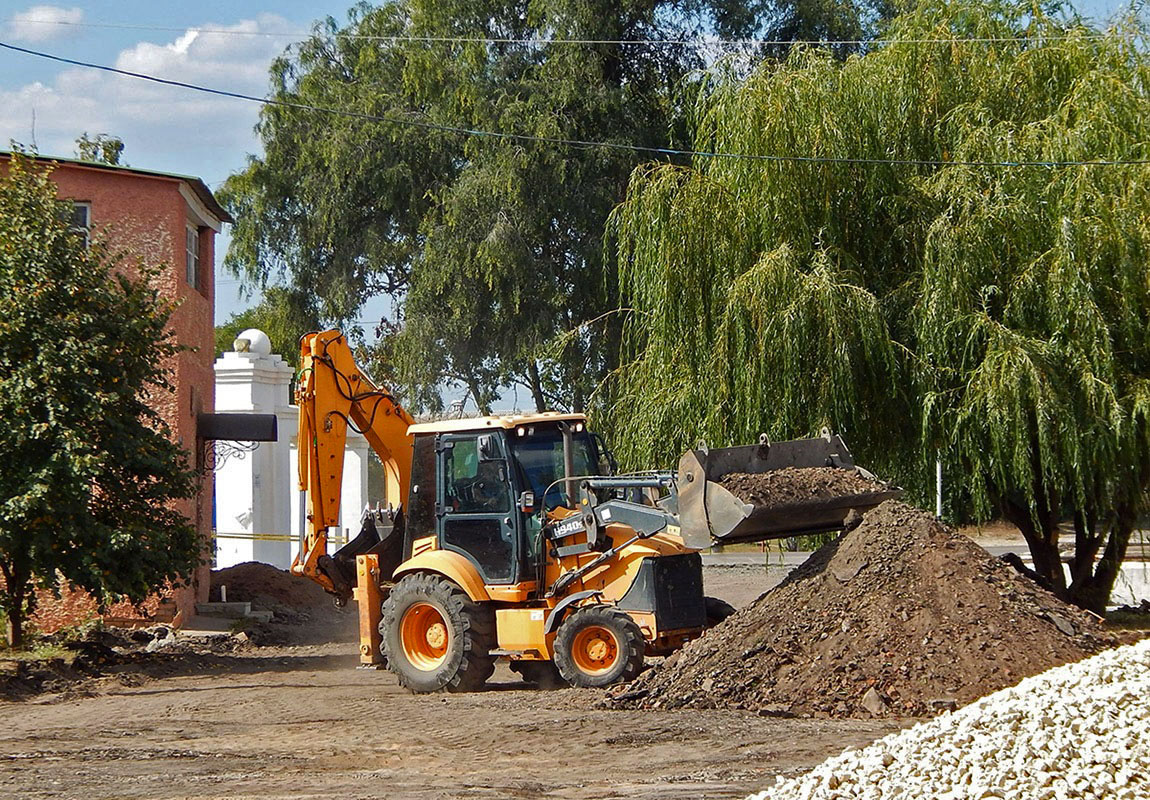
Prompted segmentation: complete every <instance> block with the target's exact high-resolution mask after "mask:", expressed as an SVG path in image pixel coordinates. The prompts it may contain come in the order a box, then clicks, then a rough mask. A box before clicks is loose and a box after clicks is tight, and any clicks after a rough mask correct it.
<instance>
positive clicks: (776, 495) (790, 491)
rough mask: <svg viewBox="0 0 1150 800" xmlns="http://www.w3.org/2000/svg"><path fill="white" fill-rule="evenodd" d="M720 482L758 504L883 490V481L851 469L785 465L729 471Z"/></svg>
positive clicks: (795, 502) (802, 501)
mask: <svg viewBox="0 0 1150 800" xmlns="http://www.w3.org/2000/svg"><path fill="white" fill-rule="evenodd" d="M719 485H720V486H722V487H723V488H724V489H726V490H727V491H728V492H730V493H731V494H733V495H735V497H738V498H739V499H740V500H743V501H744V502H747V503H753V504H755V505H757V506H760V507H776V506H791V505H804V504H806V503H818V502H821V501H824V500H831V499H834V498H836V497H847V496H850V495H856V494H866V493H868V492H877V491H882V490H883V489H885V488H886V486H885V484H882V483H879V482H878V481H874V480H870V479H869V478H866V477H864V476H862V475H860V474H859V473H858V472H856V471H855V470H853V469H838V468H837V467H806V468H799V467H787V468H786V469H776V470H772V471H770V472H728V473H727V474H726V475H724V476H723V477H722V478H720V479H719Z"/></svg>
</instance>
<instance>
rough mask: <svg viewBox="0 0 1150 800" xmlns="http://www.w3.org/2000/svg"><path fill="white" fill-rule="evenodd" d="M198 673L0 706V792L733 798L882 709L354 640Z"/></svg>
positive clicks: (865, 729)
mask: <svg viewBox="0 0 1150 800" xmlns="http://www.w3.org/2000/svg"><path fill="white" fill-rule="evenodd" d="M255 652H258V655H255V656H253V655H237V656H227V657H222V658H221V659H220V663H219V664H218V665H217V666H215V667H214V668H212V670H211V672H210V673H209V674H195V675H178V674H177V675H174V676H170V677H165V678H162V679H157V680H149V681H147V682H144V683H142V685H139V686H135V687H133V686H119V687H118V688H117V687H111V686H109V687H102V691H107V692H108V693H107V694H99V695H97V696H94V697H80V698H71V699H69V698H67V697H43V698H40V699H38V700H35V701H31V702H25V703H4V704H0V797H5V798H21V799H22V800H23V799H27V800H33V799H34V798H35V799H38V798H69V800H71V798H76V799H77V800H103V799H104V798H108V799H110V798H117V800H119V799H120V798H149V800H153V799H155V800H159V799H160V798H163V799H164V800H175V798H196V800H209V798H230V799H234V798H260V800H270V798H292V800H302V799H303V798H325V799H327V798H335V797H338V798H376V797H379V798H383V797H387V798H421V799H422V798H436V799H437V800H438V799H439V798H456V797H459V798H463V797H466V798H487V797H498V798H506V797H554V798H580V799H581V800H586V799H587V798H635V797H644V798H647V797H650V798H654V797H659V798H666V797H692V798H701V797H740V796H744V795H746V794H747V793H749V792H751V791H753V790H756V789H758V788H760V787H762V786H764V785H765V784H766V783H768V782H769V781H773V776H774V775H776V774H785V775H789V774H793V773H795V772H797V771H800V770H802V769H803V768H804V767H808V766H811V765H813V764H815V763H817V762H819V761H821V760H822V759H823V758H825V757H826V756H827V755H828V754H830V753H834V752H838V751H840V750H841V749H842V748H844V747H846V746H848V745H862V744H865V743H867V742H869V741H871V740H873V739H874V738H876V737H877V736H881V735H884V734H885V733H887V732H889V731H891V730H893V729H894V727H895V726H894V725H892V724H891V723H889V722H884V723H879V722H859V721H846V722H844V721H836V720H813V719H812V720H790V719H772V718H762V717H757V716H753V715H750V714H745V713H740V712H714V713H710V712H708V713H699V712H685V713H680V712H662V713H661V712H636V711H628V712H617V711H600V710H593V709H591V708H590V706H592V705H593V704H594V702H595V700H596V699H597V697H598V694H597V693H595V692H590V691H580V690H575V689H566V690H561V691H551V692H545V691H532V690H529V689H526V688H524V686H523V684H521V683H518V682H516V681H515V676H514V675H513V674H512V673H511V672H509V671H506V669H505V668H502V667H501V668H500V670H499V671H498V672H497V673H496V676H495V678H494V680H493V685H492V687H491V690H490V691H487V692H483V693H480V694H473V695H425V696H414V695H410V694H407V693H406V692H404V691H403V690H401V689H400V688H399V686H398V685H397V684H396V681H395V679H394V678H393V677H392V676H391V675H390V674H389V673H386V672H375V671H364V670H358V669H356V668H355V661H356V659H355V656H354V645H352V644H349V643H343V644H339V645H324V646H319V647H307V648H281V649H274V650H271V649H262V650H259V651H255Z"/></svg>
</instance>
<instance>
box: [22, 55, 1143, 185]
mask: <svg viewBox="0 0 1150 800" xmlns="http://www.w3.org/2000/svg"><path fill="white" fill-rule="evenodd" d="M0 48H4V49H6V50H12V51H14V52H17V53H24V54H26V55H31V56H36V57H37V58H45V59H48V60H50V61H56V62H59V63H62V64H71V65H73V66H77V67H85V68H87V69H95V70H100V71H102V72H110V73H113V74H115V75H123V76H126V77H129V78H138V79H140V80H144V81H149V82H151V83H158V84H161V85H164V86H175V87H178V88H181V89H190V90H192V91H196V92H203V93H205V94H211V95H217V96H219V97H231V98H234V99H236V100H245V101H248V102H252V103H259V104H260V105H265V106H275V107H279V108H292V109H296V110H299V111H314V112H318V113H321V114H331V115H334V116H342V117H348V118H351V119H358V120H363V121H366V122H383V123H387V124H391V125H407V126H410V127H415V128H421V129H423V130H431V131H439V132H442V133H455V134H460V135H463V136H475V137H480V138H488V139H497V140H503V141H516V142H534V143H540V144H554V145H560V146H564V147H573V148H580V149H590V148H604V149H608V150H617V151H625V152H631V153H645V154H650V155H658V156H684V157H689V158H722V159H731V160H736V161H759V162H766V163H799V164H858V165H889V166H923V167H946V166H961V167H1008V168H1009V167H1046V168H1058V167H1125V166H1139V165H1145V164H1150V159H1131V160H1096V161H944V160H930V159H914V158H851V157H838V156H798V155H762V154H757V153H724V152H708V151H705V150H680V149H677V148H673V147H652V146H646V145H638V144H627V143H624V142H602V141H600V142H595V141H588V140H584V139H565V138H562V137H558V136H532V135H529V134H525V133H506V132H499V131H485V130H479V129H476V128H464V127H459V126H455V125H442V124H439V123H435V122H427V121H425V120H419V119H413V118H410V117H395V116H384V115H379V114H364V113H361V112H358V111H345V110H343V109H338V108H324V107H322V106H313V105H308V104H306V103H293V102H290V101H286V100H274V99H269V98H266V97H256V96H255V95H250V94H243V93H242V92H231V91H227V90H225V89H213V88H211V87H208V86H200V85H198V84H194V83H186V82H184V81H176V80H170V79H168V78H159V77H156V76H155V75H146V74H144V73H142V72H130V71H129V70H124V69H118V68H116V67H109V66H107V65H106V64H92V63H89V62H87V61H78V60H76V59H73V58H65V57H64V56H57V55H52V54H50V53H43V52H40V51H39V50H31V49H29V48H26V47H18V46H16V45H14V44H8V43H7V42H3V41H0Z"/></svg>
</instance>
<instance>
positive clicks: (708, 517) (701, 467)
mask: <svg viewBox="0 0 1150 800" xmlns="http://www.w3.org/2000/svg"><path fill="white" fill-rule="evenodd" d="M788 467H795V468H799V469H806V468H814V467H834V468H837V469H846V470H851V471H854V472H856V473H858V474H859V475H861V476H862V477H865V478H868V479H870V480H874V481H875V489H874V491H864V492H863V493H861V494H851V495H847V496H842V497H832V498H818V499H814V500H809V501H808V500H804V501H802V502H785V503H781V504H769V505H768V504H765V503H759V504H756V503H752V502H748V501H746V500H742V499H740V498H738V497H736V496H735V495H733V494H732V493H731V492H729V491H728V490H727V489H725V488H724V487H723V486H721V485H720V484H719V481H720V480H721V479H722V478H723V476H724V475H727V474H729V473H733V472H735V473H750V474H757V473H763V472H771V471H773V470H780V469H786V468H788ZM677 484H678V491H679V520H680V525H681V530H682V536H683V540H684V542H685V543H686V544H687V546H688V547H691V548H694V549H697V550H702V549H704V548H706V547H710V546H711V545H712V544H733V543H735V542H761V541H765V540H768V539H783V538H786V537H788V536H800V535H803V534H809V533H825V532H828V531H835V530H839V529H841V528H842V527H844V525H845V523H846V519H847V516H848V515H849V514H850V512H851V510H852V509H853V510H856V511H859V512H862V511H866V510H867V509H871V508H874V507H875V506H877V505H878V504H879V503H882V502H883V501H885V500H890V499H892V498H895V497H899V496H901V495H902V489H899V488H898V487H897V486H890V485H888V484H884V483H881V482H878V481H877V480H876V479H875V477H874V476H873V475H872V474H871V473H869V472H867V471H866V470H864V469H862V468H860V467H858V466H856V465H855V463H854V460H853V459H852V458H851V454H850V451H849V450H847V446H846V445H845V444H844V443H843V441H842V439H840V438H839V437H838V435H837V434H832V433H830V432H829V431H825V430H824V431H823V433H822V436H819V437H817V438H814V439H794V440H792V441H787V442H768V441H767V439H766V436H763V437H761V438H760V441H759V444H757V445H745V446H740V447H724V448H715V449H710V448H707V447H706V446H700V447H699V448H698V449H696V450H688V451H687V452H686V453H684V454H683V457H682V458H680V459H679V469H678V475H677Z"/></svg>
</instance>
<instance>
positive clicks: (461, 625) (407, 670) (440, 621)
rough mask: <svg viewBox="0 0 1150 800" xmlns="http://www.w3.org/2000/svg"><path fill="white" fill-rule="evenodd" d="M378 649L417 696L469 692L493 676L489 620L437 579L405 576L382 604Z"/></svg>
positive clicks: (484, 611)
mask: <svg viewBox="0 0 1150 800" xmlns="http://www.w3.org/2000/svg"><path fill="white" fill-rule="evenodd" d="M379 633H380V636H381V642H380V650H381V651H382V653H383V657H384V659H385V660H386V662H387V668H388V669H389V670H391V671H392V672H394V673H395V674H396V676H397V677H398V678H399V683H400V684H401V685H402V686H404V687H406V688H407V689H410V690H411V691H413V692H417V693H426V692H438V691H448V692H473V691H477V690H479V689H480V688H482V687H483V684H484V683H486V682H487V679H488V678H490V677H491V673H492V672H494V671H495V659H494V658H492V657H491V655H490V652H491V649H492V647H493V646H494V643H495V615H494V613H493V612H492V610H491V608H490V607H488V606H484V605H481V604H479V603H476V602H474V601H472V600H471V599H470V598H469V597H468V596H467V594H466V593H464V591H463V590H462V589H460V588H459V587H458V586H456V585H455V584H454V583H452V582H451V581H449V580H447V579H446V578H442V577H440V576H438V575H429V574H418V573H417V574H413V575H405V576H404V577H403V578H401V579H400V580H399V581H398V582H397V583H396V584H395V585H394V586H393V587H392V588H391V593H390V594H389V595H388V597H387V600H385V601H384V602H383V619H382V620H381V621H380V623H379Z"/></svg>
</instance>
